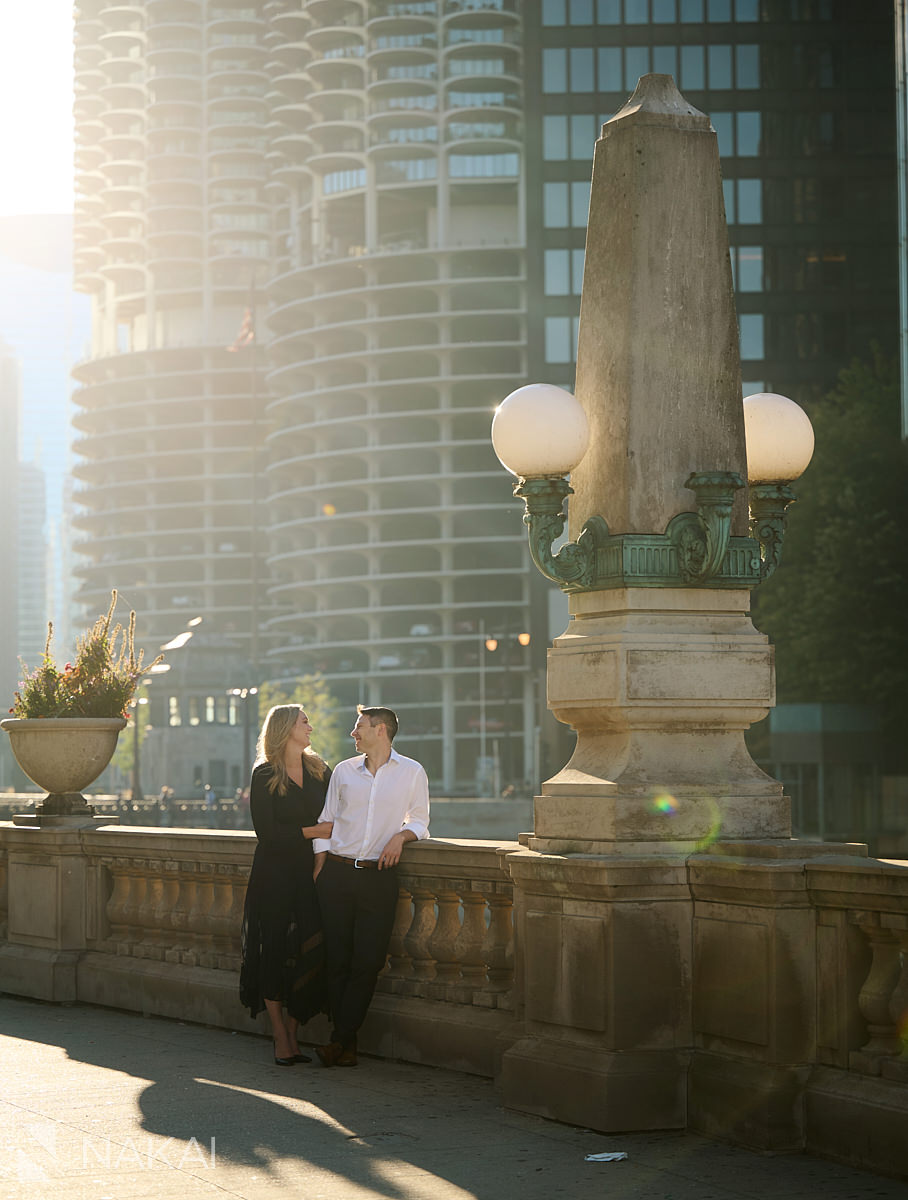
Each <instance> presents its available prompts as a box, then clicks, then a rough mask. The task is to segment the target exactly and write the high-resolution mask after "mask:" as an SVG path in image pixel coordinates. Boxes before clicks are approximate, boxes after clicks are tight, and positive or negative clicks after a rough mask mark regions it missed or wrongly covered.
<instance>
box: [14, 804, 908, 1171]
mask: <svg viewBox="0 0 908 1200" xmlns="http://www.w3.org/2000/svg"><path fill="white" fill-rule="evenodd" d="M254 846H255V839H254V837H253V836H252V835H251V834H247V833H245V832H240V831H220V832H218V831H213V830H212V831H202V830H183V829H168V830H160V829H140V828H134V827H124V826H107V827H100V828H91V829H81V830H78V829H77V830H72V829H70V830H66V829H55V828H42V829H36V828H23V827H17V826H13V825H9V824H0V980H2V987H3V989H4V990H5V991H8V992H10V993H12V994H18V995H26V996H34V997H37V998H42V999H46V1000H57V1001H74V1000H78V1001H82V1002H85V1003H94V1004H101V1005H108V1006H112V1007H118V1008H123V1009H127V1010H132V1011H138V1012H143V1013H149V1014H157V1015H161V1016H167V1017H174V1018H177V1019H181V1020H186V1021H197V1022H202V1023H206V1024H210V1025H217V1026H221V1027H223V1028H229V1029H235V1030H244V1031H248V1032H265V1031H266V1026H265V1019H264V1016H260V1017H259V1018H258V1020H257V1021H256V1022H253V1021H251V1020H250V1019H249V1017H248V1015H247V1014H246V1013H245V1011H244V1010H243V1009H242V1008H241V1006H240V1004H239V999H238V995H237V990H238V988H237V983H238V979H237V974H238V968H239V954H240V946H239V932H240V926H241V918H242V908H243V901H244V896H245V888H246V881H247V879H248V874H249V869H250V866H251V862H252V855H253V852H254ZM833 849H835V851H836V852H834V853H833V852H828V848H826V847H823V846H809V845H808V844H805V843H796V842H785V841H780V842H777V843H771V842H766V843H761V844H760V846H759V847H748V846H746V845H745V844H743V843H742V844H738V845H730V844H724V845H723V844H718V845H716V846H714V847H712V848H711V850H710V851H709V852H707V853H700V854H695V855H689V856H684V855H680V856H658V855H652V856H648V857H646V856H640V857H634V856H625V857H620V856H612V857H610V856H595V855H593V856H582V855H581V856H559V855H540V854H534V853H532V852H531V851H528V850H526V849H524V848H522V847H521V846H519V845H518V844H516V843H507V844H499V843H496V842H493V841H487V842H478V841H466V840H464V841H455V840H450V841H445V840H440V839H438V840H436V839H430V840H429V841H427V842H420V843H416V844H412V845H409V846H407V848H406V850H405V852H404V858H403V860H402V863H401V868H400V883H401V891H400V900H399V907H398V915H397V921H396V923H395V927H394V932H393V936H392V940H391V946H390V954H389V960H388V966H387V968H386V970H385V971H384V973H383V974H382V976H381V977H380V979H379V983H378V988H377V991H376V995H375V998H374V1000H373V1003H372V1007H371V1009H370V1014H369V1018H368V1021H367V1024H366V1026H365V1027H364V1029H363V1031H362V1038H361V1047H362V1049H363V1050H364V1051H365V1052H367V1053H373V1054H377V1055H382V1056H386V1057H395V1058H403V1059H407V1060H409V1061H414V1062H422V1063H430V1064H433V1065H444V1066H449V1067H455V1068H458V1069H462V1070H468V1071H471V1072H475V1073H479V1074H484V1075H487V1076H493V1077H495V1078H496V1079H498V1081H499V1083H500V1086H501V1087H502V1090H503V1095H504V1096H505V1099H506V1102H508V1103H511V1104H514V1105H515V1106H516V1107H520V1108H524V1109H527V1110H528V1111H536V1112H540V1113H542V1114H543V1115H559V1116H561V1119H568V1120H571V1119H576V1118H579V1116H581V1115H583V1114H581V1112H580V1110H579V1109H578V1110H577V1112H576V1113H575V1112H574V1109H572V1108H571V1107H570V1106H571V1104H573V1103H575V1102H577V1101H576V1097H578V1096H579V1097H580V1099H581V1101H582V1100H583V1095H584V1094H585V1093H583V1091H582V1089H580V1088H579V1087H578V1086H575V1085H576V1081H577V1079H578V1078H580V1076H581V1075H583V1073H584V1072H585V1073H586V1074H587V1075H590V1076H591V1078H592V1083H596V1080H597V1079H598V1078H599V1076H595V1070H596V1059H597V1056H598V1057H599V1058H600V1059H603V1060H607V1059H608V1056H611V1057H612V1059H614V1060H615V1061H616V1062H617V1068H616V1069H618V1070H619V1071H622V1072H624V1073H625V1074H627V1072H628V1071H629V1070H630V1068H628V1066H627V1063H628V1062H629V1061H630V1057H629V1052H632V1053H633V1054H636V1055H638V1056H639V1059H640V1071H641V1072H642V1074H641V1076H640V1084H639V1087H637V1091H636V1092H635V1093H632V1098H633V1096H636V1097H637V1102H638V1103H637V1108H636V1109H634V1110H630V1109H627V1108H622V1110H621V1113H620V1114H619V1116H618V1117H616V1118H615V1121H620V1122H623V1124H620V1126H619V1125H618V1124H615V1123H614V1122H612V1119H611V1117H610V1116H609V1115H608V1112H607V1107H606V1106H607V1103H608V1102H610V1101H609V1100H608V1095H607V1093H605V1092H601V1093H596V1092H593V1093H589V1094H591V1095H598V1096H599V1099H598V1100H597V1101H596V1105H597V1107H596V1108H595V1111H593V1110H588V1109H584V1110H583V1113H584V1114H586V1123H588V1124H591V1125H595V1126H596V1127H597V1128H604V1129H608V1128H611V1127H613V1126H614V1127H615V1128H618V1127H621V1128H625V1127H635V1128H648V1127H653V1128H655V1127H661V1128H665V1127H670V1126H672V1125H675V1126H677V1127H679V1128H684V1127H686V1128H690V1129H696V1130H697V1131H699V1132H703V1133H707V1134H714V1135H718V1136H722V1137H726V1138H730V1139H731V1140H734V1141H738V1142H741V1143H743V1144H747V1145H754V1146H758V1147H762V1148H764V1149H770V1148H775V1149H796V1148H799V1147H807V1148H808V1149H812V1150H816V1151H820V1152H823V1153H828V1154H831V1155H834V1156H836V1157H841V1158H845V1159H847V1160H848V1161H851V1162H860V1163H863V1164H864V1165H868V1166H876V1167H878V1168H880V1169H883V1170H887V1171H892V1172H895V1173H899V1172H900V1170H901V1169H902V1168H901V1167H900V1165H899V1156H900V1155H901V1156H903V1157H904V1155H905V1152H904V1149H903V1146H904V1137H903V1130H904V1128H905V1127H908V863H896V862H882V861H878V860H874V859H868V858H864V857H860V856H859V850H860V848H859V847H836V848H833ZM679 980H680V981H682V982H681V984H679V982H678V981H679ZM641 982H642V983H645V985H646V986H645V992H644V993H641V992H640V990H639V986H638V985H640V984H641ZM635 988H636V989H637V990H636V991H635ZM641 995H643V996H644V997H645V1003H644V1002H643V1000H641V999H640V997H641ZM327 1032H328V1026H327V1022H326V1021H325V1020H324V1019H321V1018H320V1019H317V1020H316V1021H315V1022H313V1023H312V1024H311V1025H310V1026H309V1027H307V1030H306V1037H307V1038H308V1039H310V1040H314V1041H318V1040H322V1038H323V1037H324V1036H327ZM666 1063H668V1064H669V1065H670V1066H671V1071H668V1070H667V1069H665V1070H663V1067H664V1064H666ZM591 1064H592V1066H591ZM660 1064H662V1065H660ZM672 1064H673V1065H672ZM679 1064H680V1065H679ZM607 1065H608V1064H607ZM609 1069H611V1068H609ZM647 1071H649V1072H650V1074H649V1076H647ZM660 1071H662V1072H663V1073H662V1074H660V1073H659V1072H660ZM679 1071H680V1074H678V1072H679ZM672 1072H674V1074H672ZM676 1076H677V1078H678V1080H679V1081H680V1084H681V1087H680V1089H676V1090H675V1091H674V1092H673V1093H671V1095H670V1096H669V1101H665V1100H664V1099H663V1098H664V1097H665V1096H666V1095H667V1092H666V1089H665V1087H664V1086H663V1082H662V1081H663V1080H664V1079H666V1078H667V1079H670V1080H671V1079H674V1078H675V1077H676ZM636 1077H637V1076H636V1068H634V1070H633V1071H631V1073H630V1076H629V1078H632V1079H636ZM647 1079H649V1080H650V1082H649V1083H648V1082H647ZM572 1081H573V1082H572ZM591 1086H592V1084H591ZM635 1086H636V1085H635ZM647 1088H649V1091H647ZM561 1093H564V1094H561ZM552 1097H555V1099H554V1100H553V1099H552ZM647 1097H649V1098H647ZM669 1102H670V1103H669ZM577 1103H579V1102H577ZM583 1103H586V1101H583ZM556 1105H557V1108H556ZM660 1105H662V1108H660V1107H659V1106H660ZM553 1109H554V1111H553ZM590 1113H592V1117H593V1118H595V1119H590ZM597 1113H598V1116H597ZM629 1113H630V1115H628V1114H629ZM603 1114H604V1115H603ZM905 1173H906V1174H908V1159H906V1164H905Z"/></svg>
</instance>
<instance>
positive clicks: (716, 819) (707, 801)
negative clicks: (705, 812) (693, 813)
mask: <svg viewBox="0 0 908 1200" xmlns="http://www.w3.org/2000/svg"><path fill="white" fill-rule="evenodd" d="M703 804H704V805H705V806H706V807H707V808H708V809H709V814H710V822H709V830H708V832H707V833H706V834H705V836H704V837H702V838H699V839H698V841H697V849H698V850H705V849H706V848H707V847H708V846H711V845H712V844H713V842H716V841H718V840H719V834H720V833H721V832H722V814H721V812H720V811H719V805H718V803H717V802H716V800H715V799H714V798H713V797H712V796H704V797H703Z"/></svg>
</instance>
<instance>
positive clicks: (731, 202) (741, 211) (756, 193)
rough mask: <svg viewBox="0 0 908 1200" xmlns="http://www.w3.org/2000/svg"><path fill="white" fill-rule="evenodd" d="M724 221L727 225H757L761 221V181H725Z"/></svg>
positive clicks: (723, 188) (723, 182) (723, 187)
mask: <svg viewBox="0 0 908 1200" xmlns="http://www.w3.org/2000/svg"><path fill="white" fill-rule="evenodd" d="M722 191H723V193H724V195H725V219H726V221H728V223H729V225H759V224H760V223H761V222H762V220H763V181H762V180H761V179H725V180H723V181H722Z"/></svg>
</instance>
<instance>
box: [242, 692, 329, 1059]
mask: <svg viewBox="0 0 908 1200" xmlns="http://www.w3.org/2000/svg"><path fill="white" fill-rule="evenodd" d="M311 735H312V726H311V725H310V724H309V718H308V717H307V716H306V714H305V712H304V711H303V709H302V708H300V706H299V705H298V704H282V705H279V706H278V707H276V708H272V709H271V711H270V712H269V713H268V715H267V716H266V717H265V723H264V725H263V726H262V732H261V734H260V736H259V740H258V746H257V750H256V766H255V768H254V770H253V772H252V782H251V785H250V789H249V805H250V809H251V813H252V824H253V828H254V829H255V832H256V836H257V837H258V845H257V846H256V849H255V857H254V859H253V861H252V871H251V873H250V875H249V884H248V886H247V888H246V905H245V909H244V912H243V932H242V948H243V961H242V965H241V968H240V1000H241V1001H242V1003H243V1004H244V1006H245V1007H246V1008H248V1009H249V1012H250V1015H251V1016H253V1017H255V1016H257V1015H258V1014H259V1013H260V1012H261V1011H262V1009H265V1010H266V1011H267V1013H268V1016H269V1018H270V1019H271V1031H272V1034H273V1036H274V1062H275V1065H277V1066H279V1067H289V1066H292V1065H293V1064H294V1063H298V1062H310V1061H311V1059H309V1058H307V1057H306V1056H305V1055H303V1054H300V1053H299V1047H298V1045H297V1040H296V1034H297V1027H298V1026H299V1025H300V1024H301V1023H302V1024H305V1022H306V1021H308V1020H310V1018H312V1017H314V1016H315V1015H316V1013H319V1012H324V1011H325V1008H326V997H325V981H324V970H323V963H324V949H323V944H322V928H321V920H320V918H319V911H318V901H317V900H316V895H315V884H314V881H313V870H314V857H313V853H312V839H313V838H316V837H320V838H324V837H330V836H331V829H332V823H331V822H330V821H322V822H321V823H319V820H318V817H319V813H320V812H321V810H322V807H323V805H324V802H325V793H326V792H327V790H328V780H329V779H330V777H331V770H330V768H329V767H328V765H327V763H325V762H324V761H323V760H322V759H321V758H320V757H319V756H318V755H317V754H316V753H315V751H314V750H313V749H312V747H311V746H310V744H309V739H310V737H311ZM326 831H327V832H326Z"/></svg>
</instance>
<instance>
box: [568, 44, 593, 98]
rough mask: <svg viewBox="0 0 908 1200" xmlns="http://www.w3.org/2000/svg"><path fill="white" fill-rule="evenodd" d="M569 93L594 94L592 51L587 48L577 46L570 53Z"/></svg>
mask: <svg viewBox="0 0 908 1200" xmlns="http://www.w3.org/2000/svg"><path fill="white" fill-rule="evenodd" d="M570 65H571V91H572V92H594V91H595V90H596V82H595V79H594V78H593V51H592V49H591V48H590V47H589V46H579V47H577V48H576V49H572V50H571V52H570Z"/></svg>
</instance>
